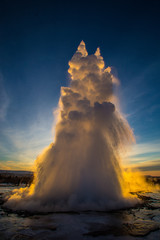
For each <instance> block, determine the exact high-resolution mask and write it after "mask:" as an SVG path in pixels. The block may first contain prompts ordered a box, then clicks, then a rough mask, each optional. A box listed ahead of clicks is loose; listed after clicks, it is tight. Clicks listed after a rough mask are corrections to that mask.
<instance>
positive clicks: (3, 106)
mask: <svg viewBox="0 0 160 240" xmlns="http://www.w3.org/2000/svg"><path fill="white" fill-rule="evenodd" d="M9 102H10V100H9V97H8V95H7V92H6V90H5V87H4V82H3V78H2V76H1V74H0V120H1V121H4V120H5V117H6V114H7V110H8V106H9Z"/></svg>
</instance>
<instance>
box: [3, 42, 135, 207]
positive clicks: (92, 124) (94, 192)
mask: <svg viewBox="0 0 160 240" xmlns="http://www.w3.org/2000/svg"><path fill="white" fill-rule="evenodd" d="M68 72H69V74H70V77H71V81H70V86H69V87H62V88H61V97H60V100H59V116H58V121H57V124H56V131H55V132H56V134H55V141H54V143H53V144H51V145H50V146H49V147H48V148H46V149H45V150H44V152H43V153H42V154H41V155H40V156H39V157H38V158H37V160H36V172H35V179H34V183H33V185H32V186H31V187H30V188H26V189H21V190H19V191H15V192H14V194H13V195H12V196H11V197H10V198H9V200H8V202H7V203H6V205H7V206H9V207H13V208H16V209H27V210H39V211H61V210H63V211H64V210H107V209H115V208H118V207H122V206H125V205H126V204H127V202H129V201H128V200H127V199H126V198H125V197H124V196H123V191H122V184H121V183H122V181H123V174H122V170H121V166H120V154H121V152H122V151H123V150H124V147H125V146H126V145H128V144H130V143H132V142H133V141H134V136H133V133H132V130H131V128H130V126H129V125H128V123H127V121H126V120H125V119H124V118H123V116H122V114H121V113H120V112H119V111H118V110H117V106H116V102H117V101H116V100H115V99H116V98H115V96H114V92H113V87H114V84H116V83H117V81H115V78H114V77H113V75H112V74H111V68H110V67H108V68H105V64H104V61H103V57H102V56H101V55H100V49H99V48H97V50H96V52H95V54H93V55H88V53H87V50H86V47H85V43H84V42H83V41H82V42H81V43H80V45H79V47H78V49H77V51H76V53H75V54H74V55H73V57H72V59H71V61H70V62H69V70H68ZM114 103H115V104H114Z"/></svg>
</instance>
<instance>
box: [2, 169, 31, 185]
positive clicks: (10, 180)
mask: <svg viewBox="0 0 160 240" xmlns="http://www.w3.org/2000/svg"><path fill="white" fill-rule="evenodd" d="M32 181H33V172H31V171H13V170H0V184H4V183H7V184H14V185H20V184H26V185H30V184H31V183H32Z"/></svg>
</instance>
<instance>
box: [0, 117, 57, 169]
mask: <svg viewBox="0 0 160 240" xmlns="http://www.w3.org/2000/svg"><path fill="white" fill-rule="evenodd" d="M3 135H4V137H3V138H2V139H0V168H1V169H8V168H9V169H30V168H31V167H32V166H33V164H34V160H35V159H36V158H37V156H38V155H39V154H40V153H41V152H42V150H43V149H44V147H46V146H48V145H49V144H50V143H51V142H53V136H52V126H50V128H49V127H48V124H47V123H46V121H44V118H41V119H39V121H38V123H37V121H35V122H34V123H32V125H30V126H28V127H26V128H25V129H24V128H21V129H18V128H9V127H8V128H5V129H4V131H3ZM4 139H5V141H4Z"/></svg>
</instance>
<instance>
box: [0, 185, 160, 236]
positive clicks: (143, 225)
mask: <svg viewBox="0 0 160 240" xmlns="http://www.w3.org/2000/svg"><path fill="white" fill-rule="evenodd" d="M13 188H14V187H13V186H12V187H11V186H8V187H6V186H5V187H4V186H3V187H0V192H1V194H0V199H1V201H0V239H2V240H3V239H4V240H10V239H12V240H24V239H31V240H32V239H34V240H50V239H56V240H58V239H59V240H70V239H71V240H72V239H74V240H75V239H76V240H81V239H88V240H90V239H97V240H100V239H110V240H112V239H113V240H114V239H118V240H122V239H123V240H135V239H146V240H158V239H160V193H136V195H137V196H138V197H139V198H140V199H141V200H142V204H140V205H138V206H136V207H134V208H130V209H123V210H118V211H111V212H81V213H80V212H68V213H48V214H36V213H35V214H30V213H27V212H23V211H21V212H13V211H11V210H9V209H5V208H4V207H3V194H4V192H7V191H10V190H12V189H13Z"/></svg>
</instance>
